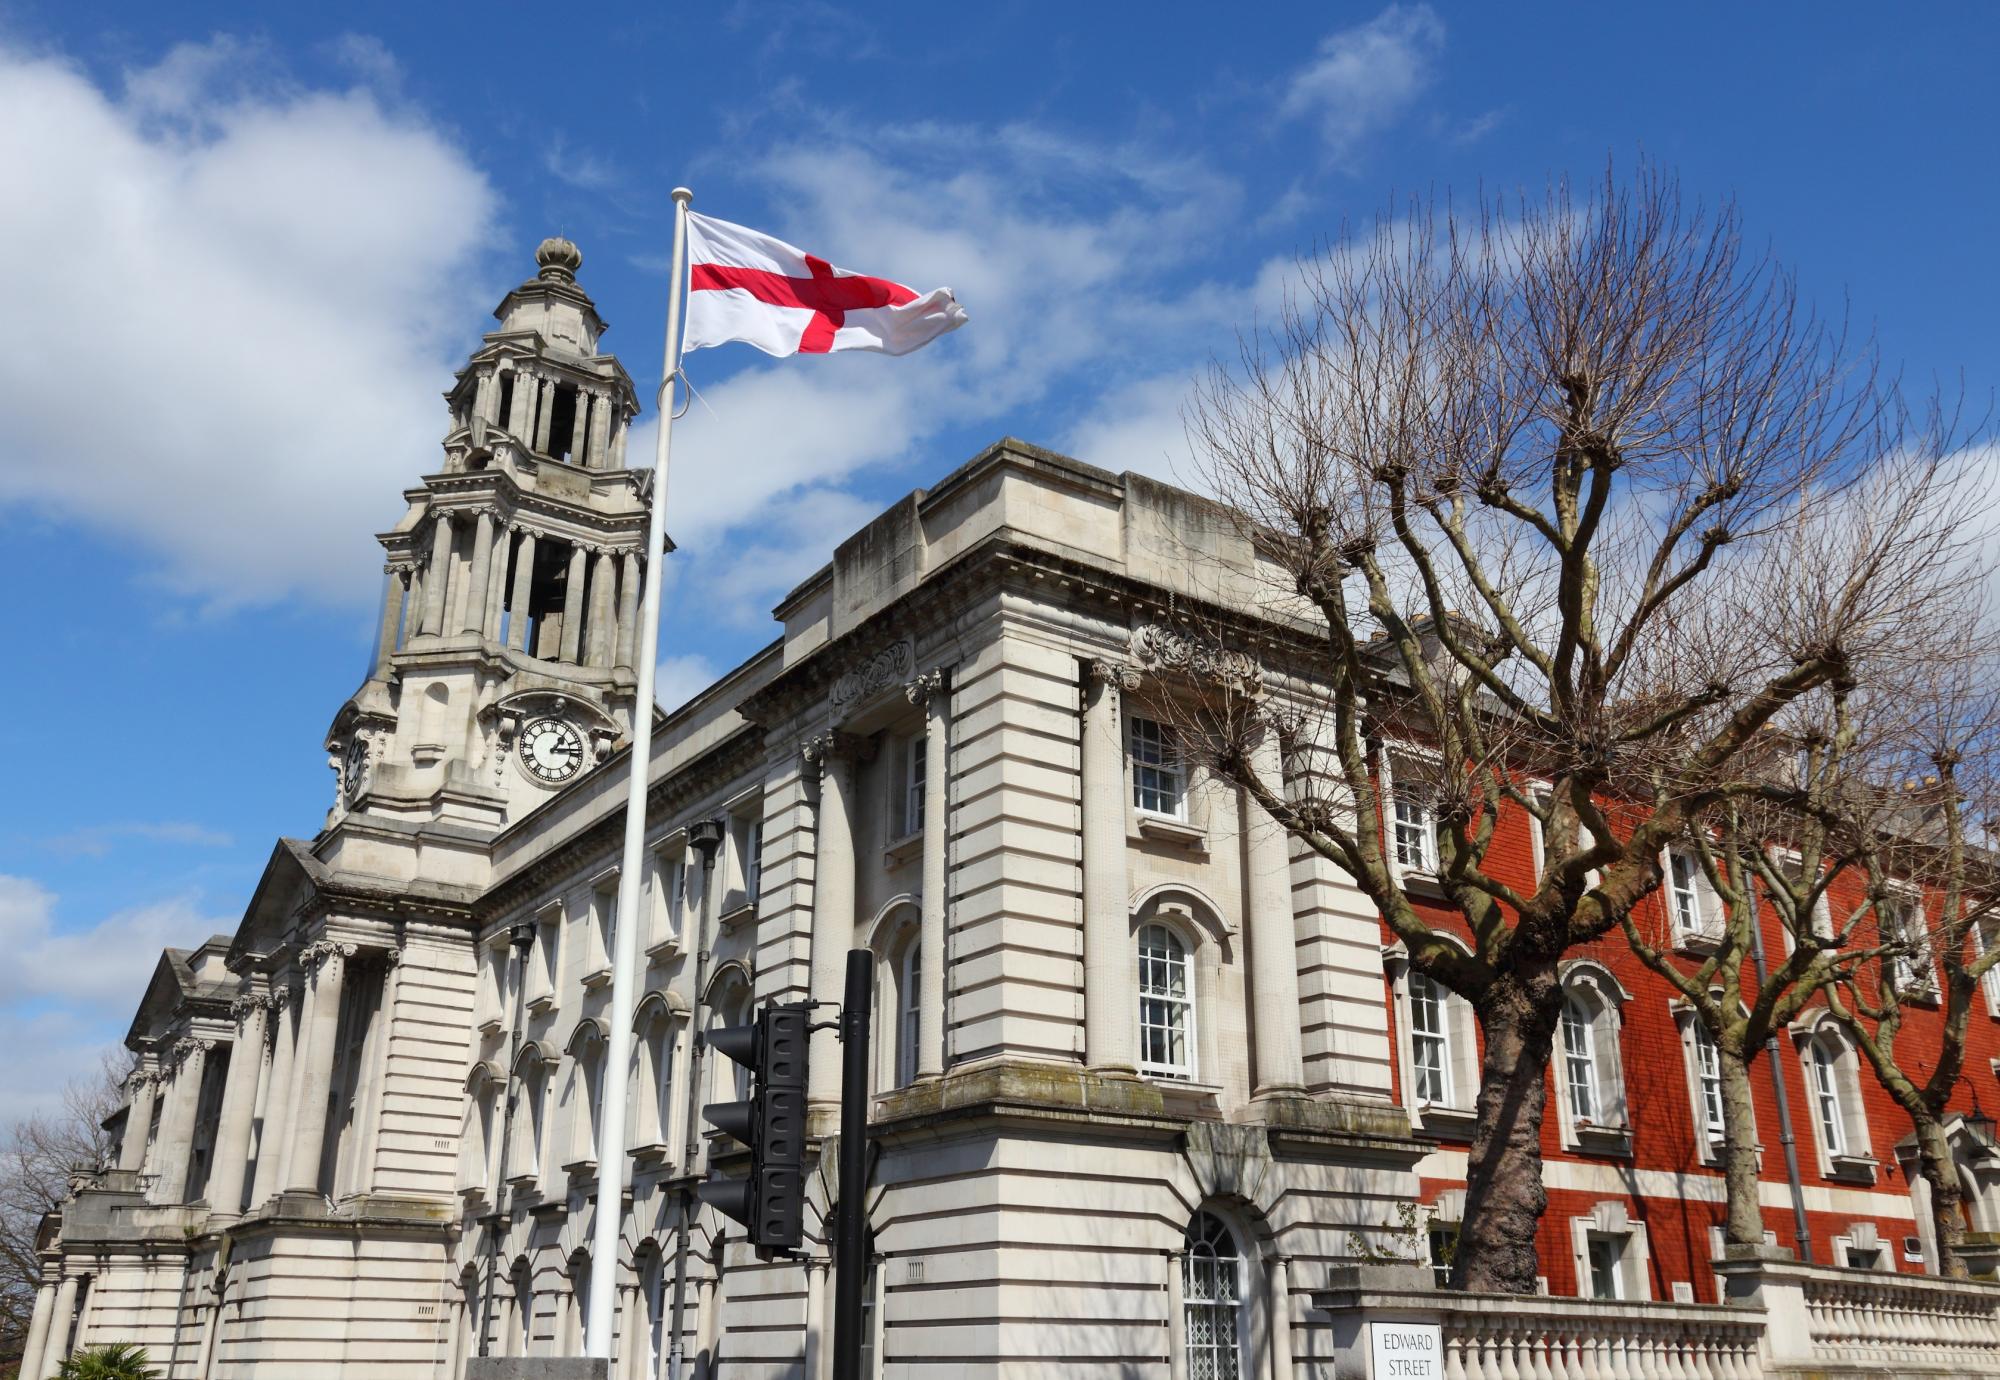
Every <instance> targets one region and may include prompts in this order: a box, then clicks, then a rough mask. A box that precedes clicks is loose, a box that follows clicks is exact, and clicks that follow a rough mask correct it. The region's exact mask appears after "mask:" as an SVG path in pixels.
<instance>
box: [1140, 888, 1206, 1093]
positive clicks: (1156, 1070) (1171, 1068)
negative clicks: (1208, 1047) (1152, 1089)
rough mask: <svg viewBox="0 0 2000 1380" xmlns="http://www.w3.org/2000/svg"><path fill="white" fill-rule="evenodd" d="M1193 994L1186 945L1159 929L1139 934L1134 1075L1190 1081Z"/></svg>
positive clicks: (1165, 928) (1192, 1060)
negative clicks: (1139, 1073)
mask: <svg viewBox="0 0 2000 1380" xmlns="http://www.w3.org/2000/svg"><path fill="white" fill-rule="evenodd" d="M1193 1051H1194V993H1193V988H1192V986H1191V985H1190V979H1189V973H1188V953H1187V946H1186V945H1185V944H1183V943H1181V940H1180V936H1179V935H1176V934H1175V933H1174V932H1173V931H1172V930H1170V929H1168V928H1167V927H1166V926H1164V925H1148V926H1146V927H1145V928H1144V929H1142V930H1141V931H1139V1071H1140V1072H1141V1073H1146V1074H1152V1075H1154V1076H1155V1077H1159V1078H1192V1077H1193V1076H1194V1053H1193Z"/></svg>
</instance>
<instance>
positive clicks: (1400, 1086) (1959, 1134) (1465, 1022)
mask: <svg viewBox="0 0 2000 1380" xmlns="http://www.w3.org/2000/svg"><path fill="white" fill-rule="evenodd" d="M1390 775H1391V778H1392V779H1391V781H1390V782H1389V794H1390V795H1391V797H1393V796H1394V785H1393V765H1392V766H1391V769H1390ZM1392 808H1396V807H1392ZM1425 813H1426V812H1425V811H1424V808H1423V807H1422V806H1421V805H1412V804H1410V803H1408V802H1407V800H1405V801H1404V802H1401V804H1400V808H1396V817H1395V818H1393V819H1392V820H1391V822H1390V826H1389V834H1390V837H1389V838H1388V839H1387V840H1385V846H1386V847H1387V848H1388V849H1389V852H1390V856H1391V857H1392V858H1393V859H1395V860H1396V862H1397V864H1398V866H1400V867H1401V868H1402V869H1403V873H1404V880H1405V884H1406V887H1407V890H1408V892H1409V894H1410V897H1411V900H1412V902H1413V903H1414V904H1415V905H1416V906H1417V908H1418V910H1419V911H1420V912H1421V913H1422V914H1423V915H1424V916H1425V918H1426V919H1427V920H1429V921H1430V922H1431V923H1433V924H1434V925H1435V926H1436V927H1437V928H1438V929H1439V930H1441V931H1443V932H1446V933H1451V934H1458V935H1463V934H1465V932H1466V930H1465V924H1464V920H1463V918H1462V917H1461V916H1460V915H1459V913H1458V911H1457V909H1456V908H1455V907H1454V906H1452V905H1451V904H1450V903H1449V902H1448V901H1447V900H1446V899H1445V898H1444V896H1443V893H1442V892H1441V891H1440V890H1439V889H1437V888H1436V887H1435V886H1434V885H1431V884H1429V883H1428V882H1427V881H1426V879H1425V877H1424V872H1425V870H1426V864H1428V865H1429V866H1431V867H1434V866H1435V859H1434V857H1433V856H1431V855H1430V854H1429V853H1427V852H1426V849H1427V848H1428V849H1434V844H1427V843H1426V842H1425V840H1426V839H1427V838H1429V837H1430V834H1429V833H1428V830H1429V829H1430V828H1431V827H1432V822H1431V821H1430V820H1428V819H1427V818H1424V817H1423V816H1424V814H1425ZM1399 825H1400V826H1402V828H1401V829H1399V827H1398V826H1399ZM1539 828H1540V826H1539V823H1538V822H1537V821H1535V820H1533V819H1532V818H1530V817H1529V816H1528V815H1527V814H1526V812H1525V811H1522V810H1519V809H1510V810H1508V811H1505V812H1503V815H1502V817H1501V820H1500V822H1499V825H1498V827H1497V829H1496V834H1495V840H1494V845H1493V849H1492V852H1491V854H1490V855H1489V858H1488V861H1487V868H1488V870H1489V872H1490V873H1491V874H1492V875H1493V876H1495V877H1497V878H1499V879H1501V880H1503V881H1506V882H1508V883H1510V884H1512V885H1516V886H1520V887H1522V888H1523V889H1525V890H1532V887H1533V882H1534V870H1535V859H1536V857H1537V854H1538V852H1539V848H1538V846H1537V840H1536V835H1537V831H1538V830H1539ZM1399 834H1400V837H1398V835H1399ZM1841 880H1842V882H1844V881H1845V880H1846V879H1841ZM1859 885H1860V884H1859V882H1858V881H1856V882H1855V883H1854V884H1853V888H1854V889H1858V887H1859ZM1831 891H1832V892H1833V895H1832V897H1831V904H1832V906H1833V908H1835V909H1836V910H1837V909H1839V908H1840V907H1842V906H1843V905H1845V904H1850V903H1858V897H1851V896H1847V895H1844V894H1843V886H1842V885H1841V883H1840V882H1837V883H1836V885H1835V886H1834V887H1833V888H1831ZM1718 906H1719V898H1717V897H1716V896H1715V895H1714V894H1713V893H1712V892H1711V891H1710V889H1709V888H1708V886H1707V884H1706V883H1705V881H1703V880H1702V878H1701V877H1700V875H1699V869H1698V868H1696V867H1691V866H1689V865H1688V862H1687V860H1683V862H1682V863H1681V865H1680V866H1679V867H1678V868H1676V867H1675V866H1674V864H1673V862H1672V860H1671V859H1669V866H1668V872H1667V877H1666V880H1665V881H1664V882H1663V884H1662V886H1661V887H1660V889H1659V890H1657V891H1656V892H1654V893H1653V894H1652V895H1651V896H1649V897H1648V898H1646V900H1644V901H1643V902H1641V908H1640V911H1639V912H1637V913H1636V914H1635V921H1636V923H1637V925H1638V927H1639V929H1640V932H1641V933H1642V934H1648V935H1650V934H1655V933H1657V934H1659V935H1661V936H1662V937H1663V938H1664V937H1665V936H1667V935H1669V934H1672V935H1673V936H1674V942H1675V948H1676V953H1677V954H1678V956H1679V961H1681V962H1683V963H1685V964H1686V965H1687V967H1688V968H1689V970H1692V969H1693V968H1695V967H1696V966H1698V965H1699V962H1700V950H1701V931H1702V929H1703V928H1704V927H1705V926H1706V925H1708V924H1712V923H1714V918H1715V916H1716V915H1717V914H1718V910H1717V909H1716V908H1717V907H1718ZM1759 914H1760V921H1761V926H1762V938H1763V944H1764V951H1765V954H1766V955H1767V956H1769V957H1770V958H1771V960H1772V962H1773V963H1775V962H1777V961H1778V960H1779V958H1780V956H1782V955H1783V954H1784V953H1785V952H1786V948H1785V946H1786V942H1787V939H1786V934H1785V931H1784V927H1783V925H1782V924H1781V923H1780V921H1779V920H1778V918H1777V916H1776V914H1775V913H1774V912H1773V911H1772V910H1771V907H1770V905H1769V903H1768V901H1765V900H1761V899H1760V904H1759ZM1382 940H1383V944H1384V946H1385V952H1386V953H1387V955H1388V959H1389V961H1388V963H1387V964H1386V965H1385V967H1386V969H1387V977H1386V986H1387V996H1388V1004H1389V1010H1390V1013H1391V1022H1392V1032H1393V1036H1394V1041H1395V1070H1396V1089H1397V1096H1398V1097H1399V1098H1400V1099H1401V1100H1402V1102H1403V1104H1404V1105H1405V1106H1407V1107H1408V1108H1409V1109H1410V1112H1411V1117H1412V1120H1413V1121H1414V1122H1415V1123H1416V1125H1417V1126H1418V1127H1419V1128H1420V1130H1421V1131H1422V1133H1423V1134H1425V1135H1427V1136H1431V1137H1434V1138H1435V1139H1436V1140H1437V1142H1438V1145H1437V1148H1436V1150H1435V1151H1433V1152H1432V1153H1431V1154H1430V1155H1429V1156H1428V1157H1426V1158H1425V1159H1424V1160H1423V1161H1422V1162H1421V1163H1420V1164H1419V1166H1418V1174H1419V1176H1420V1178H1421V1180H1422V1183H1423V1199H1424V1201H1425V1203H1426V1204H1428V1205H1429V1208H1430V1213H1431V1218H1430V1222H1431V1226H1430V1230H1431V1236H1432V1246H1433V1252H1434V1255H1435V1254H1437V1253H1439V1252H1441V1251H1442V1249H1443V1247H1444V1246H1445V1243H1446V1242H1448V1240H1449V1238H1450V1235H1451V1233H1452V1232H1453V1230H1454V1228H1455V1224H1456V1222H1457V1221H1458V1219H1459V1216H1460V1214H1461V1213H1462V1210H1463V1201H1464V1184H1465V1165H1466V1152H1467V1149H1468V1147H1469V1145H1470V1142H1471V1131H1472V1119H1473V1118H1472V1106H1473V1099H1474V1096H1475V1094H1476V1091H1477V1086H1478V1074H1479V1040H1478V1032H1477V1025H1476V1022H1475V1020H1474V1018H1473V1015H1472V1012H1471V1009H1470V1007H1469V1005H1468V1004H1467V1003H1466V1002H1465V1001H1464V1000H1463V999H1462V998H1460V997H1457V996H1456V995H1453V994H1451V993H1449V992H1447V991H1445V989H1443V988H1442V986H1440V985H1437V984H1433V983H1430V982H1428V981H1427V980H1426V979H1424V978H1422V977H1421V976H1417V975H1413V974H1412V972H1411V971H1410V968H1409V965H1408V963H1407V961H1406V960H1405V959H1404V957H1403V955H1402V952H1401V946H1400V944H1398V943H1397V941H1396V938H1395V936H1394V934H1392V933H1391V932H1390V931H1389V930H1388V927H1387V926H1386V924H1385V925H1384V927H1383V933H1382ZM1746 967H1747V964H1746ZM1563 972H1564V985H1565V987H1566V988H1567V989H1568V991H1569V994H1570V999H1569V1002H1568V1004H1567V1005H1566V1008H1565V1015H1564V1020H1563V1025H1562V1027H1561V1028H1560V1029H1559V1030H1558V1032H1557V1035H1556V1041H1555V1049H1554V1054H1553V1057H1552V1059H1551V1064H1550V1069H1549V1082H1548V1089H1549V1095H1548V1104H1547V1110H1546V1113H1545V1116H1544V1120H1543V1127H1542V1153H1543V1156H1544V1171H1543V1174H1544V1182H1545V1184H1546V1185H1547V1188H1548V1197H1549V1206H1548V1212H1547V1214H1546V1215H1545V1216H1544V1218H1543V1219H1542V1225H1541V1235H1540V1239H1539V1240H1538V1242H1537V1252H1538V1255H1539V1258H1540V1261H1541V1273H1542V1275H1543V1276H1544V1277H1545V1278H1546V1280H1547V1288H1548V1292H1550V1293H1552V1294H1563V1295H1585V1296H1589V1295H1592V1294H1596V1295H1598V1296H1607V1295H1608V1296H1616V1297H1622V1298H1651V1299H1658V1300H1663V1301H1672V1300H1675V1299H1680V1300H1683V1301H1690V1300H1691V1301H1694V1302H1701V1303H1713V1302H1717V1301H1719V1300H1718V1298H1717V1286H1716V1279H1715V1276H1714V1274H1713V1273H1712V1271H1711V1270H1710V1268H1709V1262H1710V1261H1711V1260H1712V1259H1714V1258H1715V1257H1716V1256H1717V1255H1719V1254H1720V1248H1721V1239H1722V1227H1721V1224H1722V1221H1723V1218H1724V1214H1725V1210H1726V1209H1725V1192H1724V1182H1723V1171H1722V1164H1721V1159H1720V1155H1719V1144H1720V1133H1721V1102H1720V1094H1719V1082H1718V1080H1717V1077H1716V1067H1715V1064H1714V1062H1713V1051H1712V1049H1705V1048H1704V1046H1706V1044H1707V1037H1706V1035H1705V1033H1703V1032H1701V1031H1700V1030H1698V1028H1697V1024H1698V1023H1697V1022H1695V1021H1694V1020H1693V1018H1692V1013H1691V1012H1689V1011H1688V1010H1687V1007H1686V1003H1685V1002H1684V1001H1683V1000H1682V999H1681V997H1680V994H1679V993H1678V992H1676V991H1675V990H1674V988H1673V987H1672V986H1671V985H1670V984H1669V983H1668V982H1666V981H1665V980H1664V979H1662V978H1660V977H1659V976H1657V975H1656V974H1654V973H1652V972H1650V971H1648V970H1647V969H1646V968H1645V966H1644V965H1643V964H1642V963H1641V962H1640V961H1639V959H1638V958H1637V956H1636V955H1635V954H1634V953H1633V952H1632V950H1631V948H1630V947H1629V946H1628V944H1627V942H1626V940H1625V939H1624V937H1623V936H1622V934H1620V933H1617V932H1614V933H1612V934H1611V935H1609V936H1607V937H1606V938H1604V939H1602V940H1599V941H1597V942H1595V943H1593V944H1590V945H1588V946H1586V947H1584V948H1581V949H1578V950H1576V951H1574V952H1573V953H1571V954H1570V955H1569V956H1568V958H1567V959H1566V960H1565V963H1564V969H1563ZM1745 981H1746V985H1748V981H1749V978H1748V973H1747V972H1746V977H1745ZM1941 1020H1942V1016H1941V1013H1940V1011H1939V1010H1938V1009H1937V1008H1936V1007H1923V1006H1919V1007H1916V1008H1913V1009H1911V1010H1910V1011H1909V1012H1908V1014H1907V1015H1906V1017H1905V1019H1904V1026H1903V1034H1902V1035H1901V1037H1900V1038H1899V1041H1898V1052H1899V1055H1900V1057H1901V1061H1902V1062H1903V1065H1904V1067H1906V1068H1910V1069H1913V1070H1915V1069H1927V1068H1928V1067H1929V1064H1930V1053H1931V1052H1932V1051H1935V1050H1936V1048H1937V1043H1938V1039H1939V1029H1940V1023H1941ZM1965 1067H1966V1077H1965V1084H1964V1085H1963V1089H1962V1092H1961V1094H1960V1098H1959V1099H1958V1100H1956V1101H1955V1103H1954V1107H1955V1110H1956V1112H1957V1113H1958V1114H1959V1115H1958V1116H1956V1117H1954V1119H1953V1122H1952V1125H1951V1131H1952V1142H1953V1145H1954V1147H1955V1149H1956V1150H1957V1159H1958V1166H1959V1172H1960V1174H1961V1176H1962V1178H1963V1180H1964V1183H1965V1189H1966V1206H1967V1215H1968V1229H1969V1231H1971V1232H1973V1233H1992V1232H2000V1154H1996V1153H1995V1152H1994V1151H1993V1149H1992V1148H1991V1146H1990V1145H1989V1144H1988V1143H1987V1142H1986V1140H1985V1139H1984V1138H1983V1137H1981V1136H1980V1135H1978V1134H1976V1133H1975V1132H1974V1131H1972V1130H1969V1129H1968V1128H1967V1127H1966V1125H1965V1123H1964V1120H1963V1117H1964V1116H1965V1115H1966V1114H1969V1113H1973V1112H1974V1111H1975V1109H1977V1110H1983V1111H1989V1112H1991V1111H2000V1079H1996V1070H2000V980H1994V979H1992V978H1989V980H1988V981H1987V982H1986V983H1984V984H1983V987H1982V990H1981V992H1980V993H1979V995H1978V997H1977V998H1976V999H1975V1007H1974V1011H1973V1013H1972V1019H1971V1025H1970V1033H1969V1036H1968V1053H1967V1058H1966V1064H1965ZM1774 1073H1775V1075H1776V1076H1777V1077H1778V1078H1781V1079H1782V1080H1783V1083H1784V1096H1785V1099H1786V1107H1785V1108H1784V1111H1785V1112H1787V1113H1788V1114H1789V1121H1790V1126H1791V1132H1792V1135H1793V1137H1794V1140H1795V1149H1796V1157H1797V1165H1798V1196H1799V1198H1800V1199H1802V1200H1803V1206H1804V1213H1805V1222H1806V1228H1807V1232H1808V1235H1809V1242H1810V1254H1811V1258H1812V1260H1814V1261H1816V1262H1818V1263H1821V1264H1841V1265H1856V1266H1865V1267H1872V1268H1878V1269H1883V1270H1897V1271H1905V1272H1923V1271H1934V1269H1935V1262H1936V1248H1935V1244H1934V1242H1933V1240H1932V1232H1931V1227H1930V1222H1929V1211H1928V1208H1927V1206H1925V1203H1926V1202H1927V1192H1928V1190H1927V1188H1926V1186H1925V1185H1923V1183H1922V1182H1921V1180H1915V1181H1914V1182H1913V1179H1914V1176H1915V1161H1914V1158H1913V1154H1912V1140H1911V1126H1910V1122H1909V1118H1908V1117H1907V1116H1906V1115H1905V1114H1904V1113H1903V1112H1902V1110H1901V1109H1900V1108H1898V1107H1897V1106H1896V1104H1895V1103H1894V1102H1893V1101H1892V1100H1891V1099H1890V1097H1889V1095H1888V1093H1887V1092H1886V1091H1884V1090H1883V1088H1882V1087H1881V1085H1880V1084H1879V1083H1878V1082H1877V1080H1876V1078H1875V1076H1874V1073H1873V1071H1872V1070H1871V1069H1870V1068H1869V1067H1868V1065H1867V1063H1866V1061H1865V1059H1864V1058H1863V1056H1862V1055H1861V1054H1860V1052H1859V1051H1858V1050H1856V1049H1854V1048H1853V1047H1852V1045H1851V1043H1850V1042H1849V1041H1848V1040H1847V1039H1846V1037H1845V1036H1844V1035H1843V1034H1842V1032H1841V1031H1840V1030H1839V1028H1838V1027H1837V1026H1836V1025H1835V1024H1834V1023H1833V1022H1832V1020H1831V1017H1830V1016H1829V1015H1828V1014H1827V1012H1826V1011H1825V1009H1824V1004H1823V1002H1822V1001H1821V1000H1819V999H1815V1001H1814V1003H1813V1004H1812V1006H1810V1007H1809V1008H1808V1010H1807V1012H1806V1014H1805V1015H1804V1016H1802V1017H1801V1018H1800V1019H1799V1020H1797V1021H1795V1022H1793V1023H1792V1025H1791V1027H1790V1028H1789V1029H1788V1030H1787V1031H1786V1032H1785V1038H1784V1039H1782V1040H1781V1042H1780V1048H1779V1057H1778V1059H1777V1067H1776V1068H1775V1069H1773V1067H1772V1064H1771V1060H1770V1058H1769V1057H1768V1055H1760V1057H1759V1058H1758V1059H1757V1060H1756V1061H1755V1062H1754V1063H1753V1064H1752V1065H1751V1080H1752V1083H1753V1087H1754V1092H1755V1097H1756V1125H1757V1135H1758V1144H1759V1147H1760V1153H1759V1165H1760V1177H1761V1180H1762V1186H1763V1190H1762V1208H1763V1216H1764V1225H1765V1228H1766V1232H1767V1237H1766V1239H1767V1240H1768V1241H1770V1242H1772V1243H1774V1244H1777V1245H1780V1246H1785V1247H1788V1248H1792V1249H1795V1250H1796V1249H1798V1248H1799V1244H1800V1243H1799V1242H1798V1240H1797V1235H1798V1232H1797V1226H1796V1217H1795V1212H1794V1196H1793V1188H1792V1185H1791V1184H1790V1182H1789V1181H1788V1174H1787V1169H1786V1157H1785V1153H1784V1146H1783V1144H1782V1140H1781V1134H1782V1132H1781V1128H1782V1126H1783V1125H1784V1121H1785V1117H1784V1116H1783V1115H1781V1110H1780V1107H1779V1101H1778V1094H1777V1092H1776V1090H1775V1087H1774V1083H1773V1075H1774ZM1975 1240H1977V1238H1975ZM1977 1268H1978V1266H1977V1264H1976V1263H1975V1269H1977Z"/></svg>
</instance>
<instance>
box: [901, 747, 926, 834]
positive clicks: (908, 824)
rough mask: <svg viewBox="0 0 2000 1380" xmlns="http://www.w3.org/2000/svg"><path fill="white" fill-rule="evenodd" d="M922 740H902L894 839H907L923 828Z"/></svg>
mask: <svg viewBox="0 0 2000 1380" xmlns="http://www.w3.org/2000/svg"><path fill="white" fill-rule="evenodd" d="M924 738H925V735H924V734H921V733H919V734H918V735H917V736H916V737H914V738H906V739H904V740H903V770H902V778H903V779H902V781H901V782H900V783H899V784H900V785H901V787H902V789H901V791H900V793H899V794H900V798H899V799H898V801H897V807H896V837H898V838H908V837H909V836H910V835H911V834H916V833H921V832H922V831H923V827H924Z"/></svg>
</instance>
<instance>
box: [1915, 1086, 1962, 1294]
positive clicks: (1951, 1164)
mask: <svg viewBox="0 0 2000 1380" xmlns="http://www.w3.org/2000/svg"><path fill="white" fill-rule="evenodd" d="M1911 1120H1913V1121H1915V1122H1916V1124H1917V1172H1918V1173H1920V1174H1922V1175H1923V1176H1924V1182H1925V1183H1927V1184H1929V1185H1930V1186H1931V1230H1932V1232H1933V1233H1934V1234H1935V1235H1936V1237H1937V1251H1938V1273H1939V1274H1941V1275H1943V1276H1945V1277H1946V1278H1948V1279H1964V1278H1966V1275H1967V1273H1968V1272H1967V1270H1966V1268H1965V1260H1964V1258H1963V1257H1962V1256H1960V1255H1959V1253H1958V1252H1959V1248H1960V1247H1961V1246H1963V1245H1964V1244H1965V1189H1964V1188H1963V1187H1962V1186H1960V1184H1959V1182H1958V1162H1957V1161H1956V1160H1954V1159H1953V1158H1952V1157H1951V1140H1950V1138H1949V1137H1948V1136H1946V1135H1945V1131H1944V1123H1943V1122H1941V1121H1939V1120H1938V1119H1937V1118H1936V1117H1933V1116H1919V1117H1912V1118H1911Z"/></svg>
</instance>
